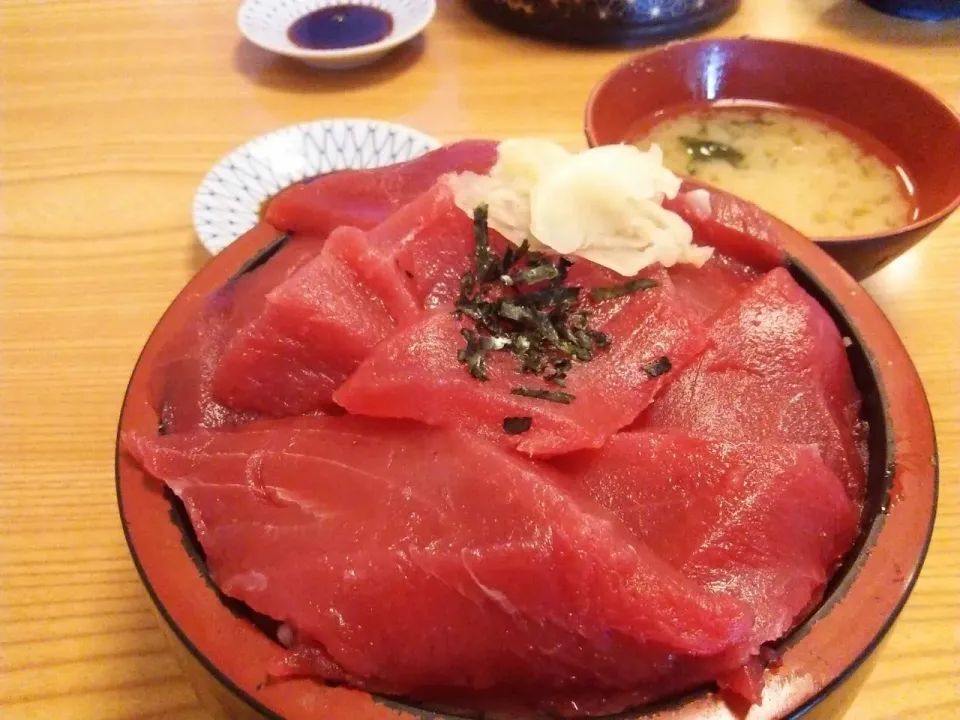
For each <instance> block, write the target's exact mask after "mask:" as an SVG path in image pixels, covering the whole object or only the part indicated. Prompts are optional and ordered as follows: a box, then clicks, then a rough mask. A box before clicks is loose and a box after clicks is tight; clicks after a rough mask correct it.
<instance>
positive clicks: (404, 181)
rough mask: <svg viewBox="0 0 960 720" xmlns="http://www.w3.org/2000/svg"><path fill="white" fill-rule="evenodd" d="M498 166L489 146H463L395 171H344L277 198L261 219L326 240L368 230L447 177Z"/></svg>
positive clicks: (493, 145)
mask: <svg viewBox="0 0 960 720" xmlns="http://www.w3.org/2000/svg"><path fill="white" fill-rule="evenodd" d="M496 161H497V144H496V143H495V142H493V141H492V140H464V141H462V142H458V143H453V144H451V145H445V146H444V147H441V148H438V149H437V150H434V151H432V152H429V153H427V154H426V155H422V156H421V157H419V158H416V159H414V160H409V161H407V162H404V163H399V164H397V165H391V166H389V167H385V168H376V169H372V170H343V171H341V172H336V173H332V174H330V175H324V176H321V177H319V178H316V179H314V180H311V181H309V182H305V183H300V184H297V185H294V186H292V187H290V188H287V189H286V190H284V191H282V192H281V193H279V194H278V195H277V196H276V197H274V198H273V200H271V201H270V204H269V205H268V206H267V211H266V214H265V219H266V220H267V222H269V223H270V224H271V225H273V226H274V227H277V228H280V229H282V230H289V231H292V232H313V233H322V234H329V233H330V232H332V231H333V230H334V229H335V228H337V227H340V226H343V225H349V226H352V227H358V228H361V229H364V230H366V229H369V228H372V227H374V226H375V225H377V224H379V223H380V222H382V221H383V220H384V219H386V218H387V216H389V215H390V214H391V213H393V212H394V211H395V210H397V209H398V208H401V207H403V206H404V205H406V204H407V203H409V202H410V201H411V200H413V199H414V198H415V197H417V196H418V195H420V194H421V193H423V192H426V191H427V190H428V189H430V187H432V186H433V185H434V184H435V183H436V182H437V180H438V179H439V178H440V177H442V176H443V175H446V174H448V173H452V172H465V171H468V170H469V171H472V172H476V173H486V172H487V171H489V170H490V168H491V167H493V164H494V163H495V162H496Z"/></svg>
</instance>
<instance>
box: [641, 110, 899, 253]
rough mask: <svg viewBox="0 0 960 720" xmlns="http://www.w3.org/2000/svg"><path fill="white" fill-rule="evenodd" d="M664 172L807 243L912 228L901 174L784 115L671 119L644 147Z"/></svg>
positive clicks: (704, 114)
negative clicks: (726, 198) (749, 208)
mask: <svg viewBox="0 0 960 720" xmlns="http://www.w3.org/2000/svg"><path fill="white" fill-rule="evenodd" d="M653 143H656V144H658V145H660V147H661V148H662V149H663V154H664V164H665V165H666V166H667V167H668V168H670V169H671V170H672V171H673V172H675V173H677V174H678V175H685V176H687V177H691V178H695V179H697V180H701V181H703V182H706V183H709V184H711V185H716V186H717V187H719V188H722V189H723V190H727V191H729V192H732V193H734V194H735V195H739V196H740V197H743V198H745V199H747V200H750V201H751V202H754V203H756V204H757V205H760V206H761V207H762V208H764V209H765V210H768V211H769V212H771V213H773V214H774V215H777V216H778V217H780V218H781V219H783V220H785V221H786V222H788V223H789V224H791V225H793V226H794V227H795V228H797V229H798V230H800V231H801V232H803V233H804V234H806V235H809V236H812V237H838V236H844V235H859V234H866V233H873V232H882V231H884V230H890V229H894V228H898V227H901V226H903V225H906V224H907V223H909V222H910V220H911V217H912V213H913V204H912V200H911V197H910V192H909V188H908V187H907V184H906V182H905V181H904V178H903V177H901V175H900V174H899V173H898V172H897V170H896V169H894V168H893V167H891V166H889V165H887V164H886V163H884V162H883V161H882V160H881V159H880V158H879V157H877V156H876V155H874V154H872V153H869V152H867V151H865V150H864V149H863V148H862V147H860V145H858V144H857V143H856V142H854V141H853V140H852V139H850V138H849V137H847V136H846V135H844V134H843V133H841V132H839V131H837V130H835V129H833V128H831V127H829V126H828V125H826V124H825V123H823V122H820V121H818V120H814V119H812V118H809V117H805V116H803V115H800V114H797V113H795V112H791V111H789V110H780V109H757V108H753V109H747V108H732V107H731V108H712V109H709V110H697V111H694V112H691V113H687V114H685V115H681V116H679V117H674V118H670V119H668V120H665V121H663V122H661V123H660V124H659V125H657V126H655V127H654V128H653V129H652V130H651V131H649V132H648V133H646V134H645V135H644V136H643V137H641V138H640V139H639V140H637V144H638V145H639V146H641V147H643V148H647V147H649V146H650V145H651V144H653Z"/></svg>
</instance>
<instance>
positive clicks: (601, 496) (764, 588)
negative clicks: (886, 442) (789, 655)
mask: <svg viewBox="0 0 960 720" xmlns="http://www.w3.org/2000/svg"><path fill="white" fill-rule="evenodd" d="M555 464H556V466H557V467H559V468H560V469H561V470H562V471H563V472H564V473H565V475H566V476H567V477H568V479H569V482H570V485H569V488H571V489H572V490H574V491H575V492H580V493H585V494H586V495H588V496H589V497H590V498H591V499H593V500H594V501H595V502H597V503H599V504H600V505H602V506H603V507H606V508H607V509H609V510H611V511H612V512H613V513H614V514H615V515H617V517H619V518H620V519H621V520H622V521H623V522H624V524H626V525H627V527H628V528H630V530H631V531H632V532H633V533H634V534H635V535H636V536H637V537H638V538H640V539H641V540H643V541H644V542H645V543H646V544H647V545H649V546H650V548H651V549H653V551H654V552H656V553H657V554H658V555H659V556H660V557H661V558H663V559H664V560H666V561H667V562H669V563H670V564H671V565H672V566H673V567H675V568H677V569H678V570H680V571H681V572H683V573H684V574H685V575H686V576H687V577H690V578H693V579H694V580H696V581H697V582H699V583H700V584H701V585H703V586H704V587H706V588H708V589H710V590H712V591H714V592H718V593H721V594H724V595H730V596H733V597H735V598H737V599H739V600H741V601H743V602H744V603H746V604H747V605H749V606H750V607H751V609H752V610H753V611H754V615H755V621H754V626H753V637H752V640H753V646H752V647H753V651H754V652H757V651H759V649H760V645H761V644H763V643H766V642H770V641H772V640H776V639H779V638H780V637H782V636H783V635H784V634H785V633H786V632H787V631H788V630H789V629H790V628H791V627H792V626H793V625H794V624H795V622H796V621H797V620H798V619H800V617H799V616H801V615H802V614H803V613H804V612H805V611H807V610H809V609H810V608H811V607H812V605H813V604H814V603H815V602H817V601H819V599H820V597H821V594H822V592H823V588H824V586H825V585H826V582H827V579H828V578H829V577H830V575H831V573H832V572H833V570H834V568H835V567H836V565H837V563H838V561H839V560H840V558H841V557H842V556H843V554H844V553H845V552H846V551H847V550H848V549H849V548H850V546H851V544H852V543H853V540H854V538H855V536H856V533H857V520H858V514H857V509H856V507H855V506H854V504H853V503H852V502H851V500H850V499H849V498H848V497H847V495H846V493H845V492H844V488H843V485H842V484H841V483H840V482H839V481H838V479H837V477H836V475H834V473H833V472H832V471H831V470H830V469H829V468H828V467H826V466H825V465H824V464H823V462H822V461H821V460H820V456H819V452H818V451H817V449H816V448H815V447H812V446H802V445H786V444H779V443H769V442H768V443H741V444H734V443H728V442H722V441H721V442H717V441H709V440H703V439H699V438H694V437H691V436H690V435H687V434H685V433H681V432H677V431H665V432H626V433H619V434H617V435H616V436H615V437H613V438H612V439H611V440H610V442H609V443H607V445H605V446H604V447H603V448H602V449H601V450H595V451H586V452H581V453H574V454H573V455H567V456H565V457H563V458H559V459H557V460H556V461H555ZM740 689H741V691H743V690H745V687H741V688H740ZM750 699H752V700H756V699H757V698H750Z"/></svg>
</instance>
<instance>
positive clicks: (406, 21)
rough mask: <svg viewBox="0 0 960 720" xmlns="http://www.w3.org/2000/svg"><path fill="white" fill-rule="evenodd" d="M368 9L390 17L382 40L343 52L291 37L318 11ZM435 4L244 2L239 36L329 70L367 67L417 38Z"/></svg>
mask: <svg viewBox="0 0 960 720" xmlns="http://www.w3.org/2000/svg"><path fill="white" fill-rule="evenodd" d="M345 4H350V5H366V6H369V7H375V8H378V9H380V10H383V11H384V12H386V13H388V14H389V15H391V16H392V18H393V28H392V29H391V31H390V33H389V34H388V35H387V36H386V37H385V38H384V39H383V40H380V41H378V42H375V43H370V44H369V45H360V46H358V47H351V48H345V49H342V50H308V49H305V48H302V47H299V46H298V45H295V44H294V43H293V42H292V41H291V40H290V38H289V37H288V32H289V30H290V26H291V25H293V23H294V22H296V21H297V20H299V19H300V18H302V17H303V16H305V15H307V14H309V13H312V12H314V11H316V10H321V9H323V8H327V7H334V6H337V5H345ZM436 9H437V3H436V0H245V2H244V3H243V5H242V6H241V7H240V10H239V11H238V13H237V26H238V27H239V28H240V32H241V33H243V36H244V37H245V38H247V40H249V41H250V42H252V43H253V44H254V45H258V46H260V47H262V48H263V49H264V50H269V51H270V52H274V53H277V54H279V55H285V56H287V57H292V58H296V59H297V60H301V61H303V62H305V63H307V64H308V65H310V66H312V67H316V68H321V69H328V70H345V69H349V68H355V67H359V66H361V65H367V64H369V63H372V62H374V61H376V60H379V59H380V58H381V57H383V56H384V55H386V54H387V53H388V52H390V51H391V50H393V49H394V48H396V47H397V46H398V45H402V44H403V43H405V42H407V41H408V40H411V39H413V38H414V37H416V36H417V35H418V34H419V33H420V32H421V31H422V30H423V29H424V28H425V27H426V26H427V25H428V24H429V23H430V21H431V20H432V19H433V16H434V14H435V13H436Z"/></svg>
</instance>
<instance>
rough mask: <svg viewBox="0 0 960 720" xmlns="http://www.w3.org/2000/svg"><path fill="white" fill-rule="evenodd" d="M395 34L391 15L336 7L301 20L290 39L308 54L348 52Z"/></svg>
mask: <svg viewBox="0 0 960 720" xmlns="http://www.w3.org/2000/svg"><path fill="white" fill-rule="evenodd" d="M391 30H393V17H392V16H391V15H390V13H387V12H384V11H383V10H381V9H379V8H375V7H367V6H365V5H350V4H344V5H334V6H332V7H325V8H320V9H319V10H314V11H313V12H311V13H308V14H306V15H304V16H303V17H301V18H299V19H298V20H297V21H296V22H294V23H293V25H291V26H290V29H289V30H288V31H287V35H288V37H289V38H290V42H292V43H293V44H294V45H297V46H298V47H302V48H304V49H306V50H344V49H346V48H354V47H360V46H361V45H370V44H372V43H375V42H379V41H380V40H383V39H384V38H385V37H387V35H389V34H390V31H391Z"/></svg>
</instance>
